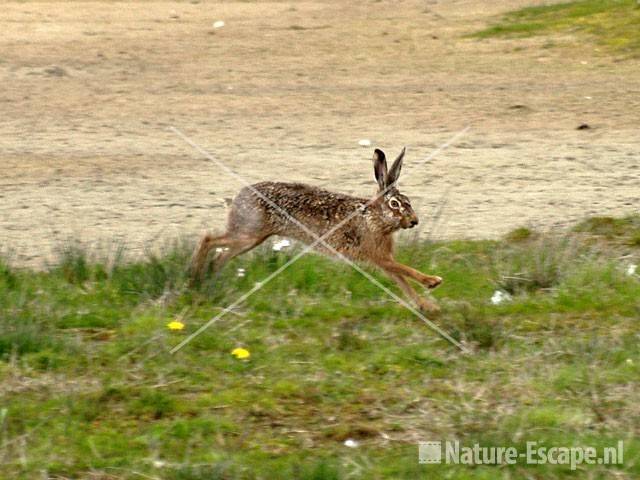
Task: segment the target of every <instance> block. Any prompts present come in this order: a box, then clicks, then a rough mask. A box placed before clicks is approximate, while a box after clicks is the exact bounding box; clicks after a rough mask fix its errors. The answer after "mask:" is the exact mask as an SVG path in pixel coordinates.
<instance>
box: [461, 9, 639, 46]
mask: <svg viewBox="0 0 640 480" xmlns="http://www.w3.org/2000/svg"><path fill="white" fill-rule="evenodd" d="M549 33H576V34H579V35H581V37H578V38H580V41H582V40H583V39H584V38H591V39H592V40H593V41H594V42H595V43H596V44H598V45H601V46H603V47H605V48H606V49H608V50H610V51H612V52H614V53H618V54H622V55H629V56H633V57H637V56H638V55H640V5H638V3H637V2H636V0H578V1H573V2H566V3H553V4H550V5H543V6H537V7H528V8H523V9H521V10H516V11H513V12H510V13H507V14H506V15H504V16H503V17H502V18H501V19H500V20H499V21H498V22H497V23H496V24H495V25H492V26H490V27H488V28H486V29H484V30H481V31H479V32H476V33H474V34H472V37H476V38H490V37H530V36H533V35H539V34H549Z"/></svg>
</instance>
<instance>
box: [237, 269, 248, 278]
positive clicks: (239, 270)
mask: <svg viewBox="0 0 640 480" xmlns="http://www.w3.org/2000/svg"><path fill="white" fill-rule="evenodd" d="M245 273H246V270H245V269H244V268H239V269H238V276H239V277H244V274H245Z"/></svg>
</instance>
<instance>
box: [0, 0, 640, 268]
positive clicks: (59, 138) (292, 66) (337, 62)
mask: <svg viewBox="0 0 640 480" xmlns="http://www.w3.org/2000/svg"><path fill="white" fill-rule="evenodd" d="M531 3H532V2H525V1H520V0H518V1H511V2H484V1H478V0H447V1H444V0H442V1H427V2H425V1H419V2H418V1H412V0H408V1H401V2H396V1H375V2H370V1H367V2H336V1H318V2H313V1H310V2H223V3H218V2H204V1H200V2H198V1H194V2H190V3H189V2H186V3H185V2H180V3H178V2H135V3H133V4H124V3H118V2H112V1H101V2H62V1H54V2H40V1H38V2H35V1H34V2H32V1H26V2H4V3H3V6H2V8H3V15H2V17H1V18H0V28H1V29H2V35H1V36H0V78H1V79H2V83H1V84H2V88H1V89H0V115H1V117H0V118H1V121H0V139H1V142H2V144H1V148H0V242H1V244H0V251H1V252H3V253H7V252H10V254H11V257H12V259H13V261H14V262H15V263H17V264H21V265H32V266H38V265H42V264H43V262H44V261H47V260H49V259H51V258H52V254H53V251H54V249H55V248H56V247H59V246H60V245H62V244H64V243H65V242H68V241H69V240H70V239H78V240H80V241H82V242H84V243H87V244H90V245H95V244H107V243H109V242H113V241H114V240H120V241H126V244H127V246H128V248H129V251H130V252H132V253H136V252H138V253H139V252H142V251H143V250H144V249H145V248H148V247H150V246H153V245H157V244H158V243H159V242H164V241H166V240H167V239H170V238H175V237H177V236H183V237H186V238H195V237H196V236H197V235H198V234H199V233H200V232H201V231H203V230H204V229H214V230H215V229H220V228H222V227H223V224H224V217H225V213H226V206H225V199H228V198H231V197H233V195H234V193H235V192H236V191H237V190H238V189H239V188H240V187H241V186H242V183H241V182H240V181H238V180H237V179H234V178H233V177H231V176H229V175H228V174H226V173H225V172H223V171H221V170H220V168H218V167H216V166H215V165H214V164H213V163H211V162H210V161H208V160H206V159H204V158H203V156H202V155H200V154H199V153H198V152H197V151H195V150H194V149H193V148H191V147H190V146H189V145H187V144H185V143H184V142H183V141H182V140H181V139H179V138H178V137H177V136H176V135H175V134H173V133H171V132H170V131H169V130H168V127H170V126H175V127H176V128H178V129H180V130H181V131H183V132H184V133H185V134H186V135H188V136H189V137H190V138H192V139H193V140H194V141H195V142H197V143H198V144H200V145H201V146H202V147H203V148H205V149H206V150H208V151H209V152H211V153H212V154H214V155H215V156H216V158H217V159H219V160H220V161H223V162H224V163H225V164H226V165H228V166H229V167H231V168H233V169H234V171H236V172H237V173H238V174H239V175H241V176H242V177H244V178H246V179H247V180H249V181H261V180H267V179H270V180H283V181H302V182H308V183H312V184H315V185H319V186H324V187H326V188H331V189H335V190H339V191H342V192H347V193H354V194H358V195H368V194H371V193H373V191H374V187H375V183H374V181H373V172H372V167H371V156H372V151H373V147H374V146H377V147H380V148H383V149H384V150H385V151H387V154H388V156H393V155H395V154H396V153H397V152H398V151H399V150H400V148H401V147H402V146H403V145H407V146H408V153H407V158H406V161H405V167H404V171H403V175H402V179H401V189H402V191H403V193H405V194H407V195H408V196H409V197H410V198H412V200H413V203H414V206H415V209H416V211H417V212H418V214H419V215H420V217H421V219H422V222H421V225H420V228H421V231H420V232H421V235H423V236H427V235H429V236H430V237H431V238H435V239H442V238H495V237H498V236H500V235H503V234H505V233H506V232H508V231H509V230H511V229H513V228H515V227H518V226H523V225H525V226H526V225H529V226H533V227H536V228H542V229H545V228H551V227H555V226H558V225H560V226H564V225H569V224H571V223H572V222H575V221H576V220H577V219H580V218H582V217H584V216H586V215H622V214H626V213H632V212H637V211H638V206H639V205H640V188H639V185H640V157H639V151H640V136H639V123H640V62H638V61H637V60H628V59H621V58H616V57H615V56H612V55H610V54H608V53H607V52H604V51H601V50H600V49H598V48H597V46H596V45H594V44H591V43H586V42H584V41H582V39H580V38H573V37H571V36H568V35H567V36H562V37H553V38H551V39H550V38H548V37H547V38H533V39H509V40H504V39H500V40H498V39H496V40H482V41H480V40H476V39H469V38H465V36H464V35H465V34H466V33H469V32H473V31H475V30H477V29H480V28H482V27H483V26H485V25H486V24H487V22H489V21H491V20H492V19H495V16H496V15H498V14H499V13H500V12H503V11H506V10H511V9H514V8H517V7H519V6H522V5H525V4H531ZM538 3H540V2H538ZM218 20H222V21H224V22H225V26H224V27H222V28H218V29H214V28H213V23H214V22H215V21H218ZM550 40H551V41H553V42H554V44H555V45H556V46H554V47H552V48H550V43H549V42H550ZM582 123H587V124H589V125H590V126H591V128H590V129H586V130H576V127H577V126H578V125H580V124H582ZM466 127H470V128H469V130H468V131H467V132H466V133H465V134H464V135H463V136H461V137H460V138H458V139H457V140H456V141H455V142H454V143H453V144H452V145H451V146H450V147H449V148H447V149H446V150H443V151H441V152H440V153H439V154H438V155H437V156H435V157H434V158H432V159H431V160H429V161H425V159H426V158H427V157H428V156H429V155H430V153H431V152H432V151H434V150H435V149H437V148H438V146H439V145H441V144H442V143H444V142H446V141H448V140H449V139H451V137H453V136H454V135H455V134H456V133H457V132H460V131H461V130H463V129H464V128H466ZM365 138H366V139H370V140H371V142H372V144H373V146H371V147H362V146H359V145H358V141H359V140H361V139H365ZM438 211H440V215H436V212H438ZM436 217H437V218H436ZM434 218H436V220H435V221H434ZM401 236H402V234H401Z"/></svg>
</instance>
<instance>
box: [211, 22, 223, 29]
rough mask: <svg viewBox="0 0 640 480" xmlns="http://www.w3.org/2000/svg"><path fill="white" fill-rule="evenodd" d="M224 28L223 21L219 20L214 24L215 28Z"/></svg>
mask: <svg viewBox="0 0 640 480" xmlns="http://www.w3.org/2000/svg"><path fill="white" fill-rule="evenodd" d="M222 27H224V21H223V20H217V21H215V22H213V28H222Z"/></svg>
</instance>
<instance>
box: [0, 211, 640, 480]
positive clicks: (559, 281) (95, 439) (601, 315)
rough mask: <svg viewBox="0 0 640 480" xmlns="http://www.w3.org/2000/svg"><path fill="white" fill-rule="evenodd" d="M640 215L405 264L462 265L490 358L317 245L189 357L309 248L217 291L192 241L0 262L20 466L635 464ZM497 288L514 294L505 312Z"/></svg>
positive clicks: (78, 469)
mask: <svg viewBox="0 0 640 480" xmlns="http://www.w3.org/2000/svg"><path fill="white" fill-rule="evenodd" d="M637 228H638V220H637V217H628V218H624V219H601V218H600V219H588V220H586V221H585V222H583V223H581V224H579V225H578V226H577V227H576V228H575V229H574V230H572V231H570V232H568V233H563V234H558V235H555V236H554V235H542V234H540V233H537V232H533V231H530V230H526V229H520V230H518V231H515V232H514V233H513V234H511V235H509V236H507V238H505V239H504V240H501V241H451V242H440V243H422V242H414V243H411V244H407V245H404V246H402V247H401V248H400V250H399V252H398V258H399V259H400V260H401V261H403V262H405V263H407V264H410V265H412V266H414V267H416V268H418V269H420V270H422V271H425V272H429V273H434V274H438V275H440V276H442V277H443V278H444V279H445V282H444V284H443V285H442V287H440V288H438V289H437V290H436V291H435V292H434V294H433V295H434V297H436V299H437V300H438V302H439V303H440V305H441V307H442V314H441V315H440V317H438V318H436V319H434V321H435V322H436V323H437V324H438V325H439V326H440V327H441V328H442V329H444V330H445V331H447V332H448V333H450V334H451V335H452V336H453V337H454V338H456V339H458V340H459V341H462V342H464V343H465V344H466V345H467V346H468V347H469V348H470V349H471V350H472V353H471V354H470V355H462V354H461V353H460V352H458V351H457V350H456V348H455V347H453V346H452V345H450V344H449V343H447V342H446V341H444V340H443V339H441V338H440V337H439V336H438V335H436V334H435V333H434V332H432V331H431V330H430V329H429V328H427V326H426V325H425V324H424V323H422V322H421V321H420V320H419V319H417V318H415V317H414V316H413V315H412V314H411V313H410V312H408V311H407V310H406V309H404V308H402V307H401V306H400V305H398V304H396V303H395V302H394V301H392V300H391V299H389V298H387V297H386V296H385V294H384V293H383V292H382V291H380V290H379V289H378V288H377V287H375V286H374V285H372V284H371V283H370V282H369V281H368V280H366V279H365V278H364V277H362V276H361V275H360V274H358V273H357V272H355V271H354V270H352V269H350V268H349V267H348V266H346V265H343V264H341V263H339V262H333V261H330V260H328V259H326V258H324V257H321V256H315V255H309V256H305V257H303V258H302V259H300V260H299V261H298V262H296V263H294V264H293V265H291V267H290V268H288V269H287V270H286V271H285V272H284V273H283V274H282V275H280V276H278V277H276V278H275V279H274V280H273V281H272V282H269V283H268V284H266V285H265V286H264V288H262V289H261V290H260V291H258V292H257V293H255V294H254V295H252V296H251V297H249V298H248V299H247V301H246V302H245V303H244V304H242V305H241V306H239V307H237V308H235V309H234V310H233V311H232V312H229V313H227V314H226V315H225V316H224V317H222V318H221V319H219V320H218V321H217V322H216V323H214V324H213V325H211V327H210V328H208V329H207V330H206V331H204V332H203V333H202V334H201V335H199V336H198V337H197V338H196V339H194V340H193V341H192V342H191V343H189V344H188V345H186V346H185V347H184V348H183V349H181V350H180V351H179V352H178V353H176V354H171V353H170V350H171V349H172V348H173V347H174V346H175V345H177V344H178V343H179V342H180V341H181V340H183V339H184V338H186V336H187V335H189V334H191V333H193V332H195V331H196V330H197V329H198V328H199V327H200V326H201V325H203V324H204V323H205V322H207V321H209V320H210V319H211V318H213V317H214V316H215V315H217V314H219V313H220V312H221V311H222V310H223V309H224V308H225V307H226V306H228V305H229V304H230V303H232V302H233V301H234V300H235V299H237V298H238V297H239V296H240V295H242V294H243V293H244V292H246V291H247V290H249V289H250V288H251V287H253V286H254V285H255V283H256V282H260V281H262V280H263V279H264V278H265V277H267V276H268V275H269V274H270V273H272V272H274V271H275V270H277V269H278V268H279V267H280V266H281V265H283V264H284V263H285V262H287V261H288V260H289V259H290V258H292V256H293V255H294V254H295V253H296V251H295V249H294V250H291V251H283V252H274V251H272V250H270V249H269V248H268V247H266V246H265V247H263V248H261V249H257V250H256V251H254V252H251V253H249V254H247V255H245V256H242V257H239V258H236V259H234V260H233V261H232V262H230V263H229V264H228V265H227V267H226V268H225V269H224V270H223V271H222V272H221V273H220V274H219V275H217V276H215V277H212V276H209V277H208V278H206V279H205V280H204V281H203V282H202V284H201V285H199V286H197V287H189V286H188V281H187V280H188V279H187V273H186V272H187V269H186V266H187V265H188V262H189V258H190V253H191V246H190V245H186V244H182V243H177V244H175V245H173V246H171V247H167V249H166V251H165V252H164V253H162V254H155V255H151V254H149V255H148V256H147V258H145V259H141V260H137V261H129V262H125V261H123V260H122V255H120V254H118V255H117V256H115V257H112V258H99V256H96V255H92V254H90V253H87V252H86V251H84V250H82V249H79V248H66V249H64V250H63V251H62V252H61V257H60V261H59V262H57V263H56V264H55V265H52V266H51V267H50V268H48V269H47V270H45V271H40V272H36V271H31V270H25V269H19V268H15V267H13V266H11V265H10V263H9V262H6V261H1V262H0V458H2V462H0V477H2V478H35V477H38V478H39V477H43V476H46V475H48V476H49V477H53V478H118V479H121V478H122V479H129V478H132V479H133V478H141V476H146V477H150V478H163V479H165V478H166V479H216V478H220V479H236V478H237V479H258V478H267V477H268V478H274V479H279V478H282V479H289V478H296V479H343V478H432V477H433V478H461V479H463V478H464V479H466V478H476V479H484V478H487V479H489V478H496V476H503V477H504V476H507V477H509V478H574V477H576V475H578V474H577V473H575V472H571V471H570V470H569V469H568V467H564V466H559V465H537V466H526V465H524V464H518V465H514V466H508V467H500V468H498V467H495V466H480V467H468V466H463V465H458V466H455V465H449V466H447V465H439V466H434V465H420V464H418V462H417V441H418V440H445V439H452V440H459V441H460V442H461V444H463V445H471V444H473V443H474V442H480V443H482V444H484V445H487V446H500V445H516V446H519V447H522V448H523V449H524V445H525V441H526V440H533V441H539V442H544V443H545V444H546V445H547V446H554V445H557V446H560V445H566V446H573V445H593V446H596V447H604V446H609V445H615V444H616V442H617V440H618V439H623V440H625V442H626V443H625V458H626V459H627V461H625V463H624V464H623V465H618V466H615V467H612V466H603V465H592V466H582V467H580V470H579V472H578V473H579V474H580V475H579V476H591V477H593V478H604V477H606V476H617V477H619V478H636V477H637V476H638V475H639V474H640V470H639V469H638V462H637V461H635V460H634V458H637V456H638V454H639V452H640V444H639V443H638V442H637V440H634V438H635V437H637V435H635V434H636V433H637V432H638V431H640V420H639V417H638V415H637V405H636V404H637V401H636V399H637V398H638V396H639V395H640V387H639V384H638V382H637V378H638V375H639V374H640V353H639V351H638V348H637V342H638V339H639V338H640V327H639V325H638V318H640V278H639V277H638V276H637V275H630V274H628V265H629V264H630V263H631V262H636V263H637V256H638V255H640V249H638V248H636V247H637V246H638V245H637V244H635V243H634V242H633V241H631V239H633V238H634V236H635V235H636V234H637ZM621 248H622V249H624V255H620V249H621ZM239 268H242V269H244V271H245V273H244V276H238V273H237V271H238V269H239ZM371 273H372V274H373V275H374V276H376V278H378V279H379V280H380V281H381V282H382V283H383V284H385V285H386V286H388V287H389V288H392V289H395V288H396V287H395V286H394V285H393V284H392V283H391V282H389V280H387V279H386V278H385V277H383V276H381V275H380V274H379V273H378V272H376V271H375V270H371ZM496 290H501V291H503V292H504V293H505V294H508V295H509V297H508V299H507V300H505V301H504V302H502V303H499V304H493V303H492V301H491V297H492V295H493V294H494V292H495V291H496ZM426 294H427V293H425V295H426ZM172 320H179V321H180V322H182V323H183V324H184V329H183V330H177V331H171V330H169V329H168V328H167V324H168V323H169V322H171V321H172ZM236 347H244V348H246V349H248V350H249V351H250V353H251V356H250V357H249V358H248V359H246V360H239V359H237V358H235V357H233V356H232V355H231V351H232V350H233V349H234V348H236ZM346 440H352V441H353V442H356V443H355V444H356V445H357V446H356V447H355V448H350V447H348V446H345V444H344V442H345V441H346Z"/></svg>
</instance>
